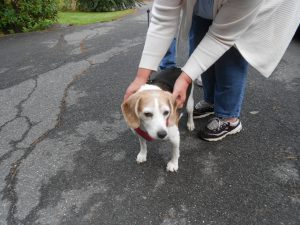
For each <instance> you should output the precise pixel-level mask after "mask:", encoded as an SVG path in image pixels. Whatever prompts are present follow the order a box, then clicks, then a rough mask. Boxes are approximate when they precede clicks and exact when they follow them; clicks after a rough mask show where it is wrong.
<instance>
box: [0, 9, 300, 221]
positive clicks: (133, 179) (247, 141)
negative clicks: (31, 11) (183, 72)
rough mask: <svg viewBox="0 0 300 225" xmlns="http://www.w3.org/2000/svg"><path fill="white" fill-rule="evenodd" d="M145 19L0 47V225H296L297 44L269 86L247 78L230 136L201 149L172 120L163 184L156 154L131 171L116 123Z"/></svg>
mask: <svg viewBox="0 0 300 225" xmlns="http://www.w3.org/2000/svg"><path fill="white" fill-rule="evenodd" d="M146 8H147V7H144V8H142V9H140V10H139V11H138V12H137V13H135V14H134V15H131V16H128V17H126V18H123V19H121V20H119V21H115V22H110V23H103V24H94V25H89V26H82V27H66V28H59V29H53V30H50V31H43V32H35V33H26V34H16V35H9V36H6V37H2V38H0V49H1V50H0V137H1V138H0V195H1V197H0V224H1V225H6V224H8V225H13V224H17V225H19V224H20V225H21V224H24V225H25V224H26V225H48V224H49V225H64V224H66V225H67V224H68V225H88V224H95V225H100V224H101V225H102V224H103V225H127V224H128V225H134V224H137V225H146V224H153V225H190V224H193V225H198V224H206V225H247V224H249V225H250V224H251V225H253V224H258V225H263V224H266V225H267V224H268V225H299V224H300V175H299V155H300V153H299V152H300V149H299V148H300V140H299V134H300V132H299V130H300V120H299V118H300V98H299V96H300V95H299V94H300V63H299V62H300V61H299V56H300V41H299V40H298V41H297V40H294V41H293V42H292V43H291V44H290V46H289V48H288V50H287V52H286V54H285V56H284V57H283V59H282V61H281V62H280V64H279V66H278V68H277V69H276V71H275V72H274V73H273V75H272V76H271V77H270V78H269V79H265V78H264V77H262V76H261V75H259V74H258V73H257V72H256V71H255V70H253V69H251V70H250V73H249V77H248V85H247V92H246V96H245V101H244V107H243V112H242V116H241V120H242V123H243V127H244V129H243V130H242V132H241V133H239V134H237V135H235V136H231V137H228V138H226V139H225V140H223V141H221V142H217V143H209V142H204V141H201V140H199V139H197V136H196V134H197V132H196V131H193V132H191V133H190V132H188V131H187V129H186V126H185V122H186V117H184V118H183V119H182V121H181V124H180V130H181V157H180V161H179V171H178V173H175V174H171V173H167V172H166V170H165V167H166V162H167V160H168V158H169V150H170V146H169V145H168V144H167V143H150V144H149V145H148V148H149V154H148V161H147V162H146V163H145V164H142V165H138V164H136V162H135V157H136V155H137V153H138V151H139V143H138V140H137V138H136V137H135V136H134V135H133V134H132V133H131V131H130V130H129V129H128V128H127V126H126V124H125V122H124V120H123V118H122V116H121V112H120V104H121V101H122V97H123V94H124V91H125V89H126V87H127V86H128V84H129V82H130V81H131V80H132V79H133V77H134V75H135V72H136V68H137V65H138V63H139V58H140V54H141V51H142V48H143V42H144V37H145V33H146V31H147V14H146V11H145V10H146ZM180 55H181V54H180ZM181 56H182V55H181ZM179 61H180V62H181V63H182V61H183V59H182V58H180V59H179ZM201 94H202V91H201V90H197V91H196V93H195V96H196V99H199V98H200V97H201ZM206 121H207V119H205V120H203V121H196V127H197V128H198V129H199V128H200V127H201V126H203V125H204V124H205V122H206Z"/></svg>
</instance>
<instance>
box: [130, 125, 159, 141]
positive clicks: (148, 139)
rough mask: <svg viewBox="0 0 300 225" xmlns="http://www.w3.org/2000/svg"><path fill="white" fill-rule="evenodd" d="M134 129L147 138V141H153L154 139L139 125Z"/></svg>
mask: <svg viewBox="0 0 300 225" xmlns="http://www.w3.org/2000/svg"><path fill="white" fill-rule="evenodd" d="M134 130H135V132H136V133H137V134H138V135H140V136H141V137H142V138H144V139H145V140H147V141H153V140H154V139H153V138H152V137H151V136H150V135H149V134H148V133H147V132H146V131H143V130H142V129H141V128H139V127H138V128H136V129H134Z"/></svg>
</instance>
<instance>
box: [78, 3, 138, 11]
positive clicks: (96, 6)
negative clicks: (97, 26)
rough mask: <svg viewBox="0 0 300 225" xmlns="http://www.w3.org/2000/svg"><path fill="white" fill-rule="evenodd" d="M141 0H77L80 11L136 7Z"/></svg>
mask: <svg viewBox="0 0 300 225" xmlns="http://www.w3.org/2000/svg"><path fill="white" fill-rule="evenodd" d="M139 2H141V1H140V0H77V4H78V8H79V10H80V11H86V12H111V11H117V10H124V9H129V8H133V7H135V4H136V3H139Z"/></svg>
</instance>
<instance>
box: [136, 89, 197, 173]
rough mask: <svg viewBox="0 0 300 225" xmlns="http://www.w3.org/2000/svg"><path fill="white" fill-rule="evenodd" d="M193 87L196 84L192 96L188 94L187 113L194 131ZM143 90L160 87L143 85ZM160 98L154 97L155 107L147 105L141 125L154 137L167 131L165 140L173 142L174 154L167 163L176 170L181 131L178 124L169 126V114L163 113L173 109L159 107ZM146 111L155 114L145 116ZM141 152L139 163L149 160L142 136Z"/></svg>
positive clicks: (191, 128)
mask: <svg viewBox="0 0 300 225" xmlns="http://www.w3.org/2000/svg"><path fill="white" fill-rule="evenodd" d="M193 89H194V85H192V90H191V94H190V96H188V102H187V107H186V108H187V113H188V122H187V128H188V130H190V131H192V130H194V129H195V125H194V120H193V107H194V98H193ZM143 90H160V88H159V87H157V86H155V85H149V84H146V85H143V86H142V87H141V88H140V89H139V91H143ZM159 101H160V99H159V98H158V97H157V98H155V99H154V107H153V108H152V107H151V108H150V107H145V108H144V109H143V110H142V112H141V113H140V115H139V118H140V121H141V127H142V129H143V130H145V131H147V132H148V134H149V135H150V136H151V137H152V138H153V139H160V138H159V137H158V136H157V133H158V132H159V131H161V130H164V131H166V132H167V135H166V137H165V138H163V140H168V141H170V142H171V144H172V156H171V160H170V161H169V162H168V164H167V171H170V172H176V171H177V170H178V159H179V155H180V153H179V145H180V133H179V129H178V126H177V125H173V126H167V123H166V120H167V118H168V116H169V115H167V116H165V115H163V112H164V111H169V112H170V111H171V109H170V108H169V107H168V106H162V107H161V108H159ZM144 112H151V113H152V114H153V116H152V117H151V118H147V117H145V116H144ZM138 137H139V141H140V152H139V154H138V155H137V159H136V161H137V163H143V162H146V160H147V141H146V140H145V139H144V138H142V137H140V136H139V135H138Z"/></svg>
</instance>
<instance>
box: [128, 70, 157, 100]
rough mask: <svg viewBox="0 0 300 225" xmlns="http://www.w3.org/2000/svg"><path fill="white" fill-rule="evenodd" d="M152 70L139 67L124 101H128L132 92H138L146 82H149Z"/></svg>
mask: <svg viewBox="0 0 300 225" xmlns="http://www.w3.org/2000/svg"><path fill="white" fill-rule="evenodd" d="M151 72H152V71H151V70H149V69H144V68H139V69H138V71H137V74H136V77H135V79H134V81H133V82H132V83H131V84H130V85H129V86H128V88H127V90H126V92H125V95H124V101H126V100H127V99H128V98H129V97H130V96H131V95H132V94H134V93H135V92H137V90H138V89H139V88H140V87H141V86H142V85H143V84H145V83H147V81H148V78H149V76H150V74H151Z"/></svg>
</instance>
